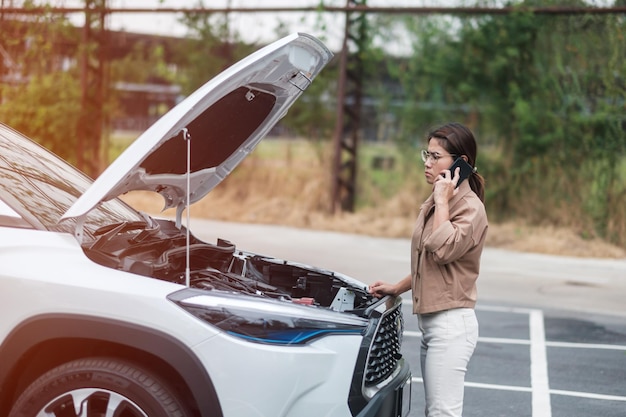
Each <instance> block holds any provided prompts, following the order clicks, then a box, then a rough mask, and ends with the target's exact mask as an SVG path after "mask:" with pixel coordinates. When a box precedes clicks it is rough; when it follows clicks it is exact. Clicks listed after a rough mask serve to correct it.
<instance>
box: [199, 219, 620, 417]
mask: <svg viewBox="0 0 626 417" xmlns="http://www.w3.org/2000/svg"><path fill="white" fill-rule="evenodd" d="M191 230H193V231H194V234H195V235H196V236H197V237H199V238H201V239H203V240H205V241H208V242H214V241H215V240H216V239H217V238H218V237H219V238H223V239H227V240H230V241H231V242H232V243H234V244H235V245H236V246H237V247H238V248H239V249H242V250H248V251H252V252H257V253H260V254H265V255H269V256H274V257H277V258H282V259H286V260H291V261H297V262H301V263H305V264H310V265H316V266H318V267H322V268H326V269H330V270H334V271H339V272H342V273H344V274H347V275H350V276H352V277H354V278H356V279H359V280H361V281H363V282H366V283H371V282H373V281H375V280H377V279H384V280H395V279H400V278H402V277H404V276H406V274H407V273H408V271H409V247H410V243H409V241H408V240H407V239H385V238H371V237H366V236H360V235H351V234H341V233H334V232H321V231H311V230H301V229H293V228H286V227H277V226H267V225H255V224H238V223H226V222H215V221H207V220H199V219H192V224H191ZM478 291H479V302H478V305H477V307H476V311H477V315H478V320H479V323H480V338H479V342H478V345H477V348H476V351H475V353H474V356H473V358H472V361H471V362H470V365H469V367H468V373H467V377H466V388H465V409H464V416H465V417H499V416H502V417H505V416H506V417H509V416H515V417H625V416H626V259H621V260H602V259H581V258H570V257H555V256H545V255H538V254H528V253H517V252H512V251H505V250H499V249H494V248H486V249H485V251H484V253H483V257H482V265H481V275H480V278H479V289H478ZM407 295H408V294H407ZM404 313H405V314H404V316H405V322H406V331H405V335H404V343H403V349H402V351H403V354H404V356H405V358H407V360H408V361H409V363H410V365H411V371H412V373H413V389H412V400H411V404H412V407H411V408H412V409H411V413H410V416H411V417H418V416H423V408H424V398H423V390H422V386H421V383H422V380H421V372H420V367H419V342H420V336H421V335H420V333H419V329H418V326H417V319H416V318H415V317H414V316H412V314H411V309H410V299H408V298H407V299H406V301H405V305H404Z"/></svg>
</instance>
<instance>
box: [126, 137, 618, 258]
mask: <svg viewBox="0 0 626 417" xmlns="http://www.w3.org/2000/svg"><path fill="white" fill-rule="evenodd" d="M379 155H384V156H390V157H393V158H395V161H396V162H395V163H394V166H393V168H388V169H373V168H372V160H373V158H374V157H375V156H379ZM416 158H417V157H416ZM403 159H405V160H408V161H410V160H411V159H410V158H402V157H401V156H400V155H398V154H397V153H395V151H394V150H393V149H390V148H385V147H369V146H362V147H361V152H360V160H359V166H360V169H359V184H358V190H359V191H358V194H359V196H360V197H359V203H358V205H357V207H358V209H357V210H356V212H355V213H338V214H334V215H333V214H331V213H330V206H331V204H330V202H331V199H330V189H331V184H332V178H331V174H330V173H331V161H332V148H331V145H330V144H328V143H327V144H319V143H311V142H309V141H303V140H279V139H266V140H264V141H263V142H261V143H260V144H259V146H258V148H257V149H255V151H254V152H253V153H252V154H251V155H250V156H249V157H248V158H246V159H245V160H244V161H243V162H242V164H241V165H240V166H239V167H238V168H237V169H235V171H234V172H233V173H232V174H231V175H230V176H229V177H227V178H226V179H225V180H224V181H223V182H222V183H221V184H220V185H219V186H218V187H216V189H214V190H213V191H212V192H211V193H209V195H208V196H206V197H205V198H204V199H202V200H201V201H199V202H198V203H196V204H194V205H193V206H192V208H191V215H192V216H194V217H202V218H210V219H215V220H224V221H234V222H243V223H263V224H280V225H285V226H292V227H301V228H312V229H320V230H332V231H339V232H347V233H357V234H364V235H370V236H380V237H391V238H409V237H410V235H411V232H412V230H413V222H414V221H415V218H416V216H417V211H418V209H419V206H420V204H421V202H422V201H423V200H424V199H425V198H426V197H427V195H428V194H429V192H430V190H429V188H428V186H427V184H426V183H425V181H424V180H423V176H422V166H421V163H418V162H419V161H418V159H415V161H416V162H415V164H410V163H409V164H407V163H404V162H403V161H402V160H403ZM124 199H125V200H126V201H128V202H130V203H131V205H133V206H134V207H136V208H138V209H140V210H143V211H146V212H149V213H153V214H155V213H158V211H159V210H160V208H161V207H162V201H161V197H160V196H158V195H156V194H153V193H146V192H134V193H130V194H128V195H126V196H125V197H124ZM166 214H168V215H173V214H174V212H173V211H171V212H169V213H166ZM487 245H488V246H492V247H498V248H504V249H510V250H517V251H527V252H536V253H545V254H555V255H566V256H579V257H581V256H582V257H596V258H625V257H626V250H624V249H623V248H620V247H617V246H614V245H610V244H608V243H606V242H604V241H602V240H600V239H597V238H583V237H582V236H581V235H580V234H578V233H577V231H576V230H575V229H573V228H563V227H556V226H554V227H553V226H550V225H542V226H541V227H539V226H533V225H529V224H525V223H524V222H522V221H509V222H506V223H503V224H496V223H494V222H491V223H490V228H489V234H488V240H487Z"/></svg>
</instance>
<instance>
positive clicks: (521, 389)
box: [411, 376, 626, 402]
mask: <svg viewBox="0 0 626 417" xmlns="http://www.w3.org/2000/svg"><path fill="white" fill-rule="evenodd" d="M411 381H412V382H415V383H423V382H424V380H423V379H422V378H420V377H417V376H414V377H413V378H411ZM465 386H466V387H470V388H480V389H491V390H496V391H515V392H532V388H530V387H518V386H515V385H496V384H484V383H481V382H467V381H466V382H465ZM550 394H552V395H564V396H567V397H578V398H589V399H592V400H605V401H624V402H626V397H621V396H619V395H606V394H593V393H590V392H579V391H565V390H560V389H551V390H550Z"/></svg>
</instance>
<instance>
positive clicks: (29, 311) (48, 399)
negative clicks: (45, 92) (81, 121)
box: [0, 34, 411, 417]
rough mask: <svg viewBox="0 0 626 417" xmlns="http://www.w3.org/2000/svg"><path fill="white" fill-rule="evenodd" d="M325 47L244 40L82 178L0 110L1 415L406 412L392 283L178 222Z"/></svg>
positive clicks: (300, 85)
mask: <svg viewBox="0 0 626 417" xmlns="http://www.w3.org/2000/svg"><path fill="white" fill-rule="evenodd" d="M331 57H332V54H331V53H330V52H329V51H328V50H327V49H326V48H325V47H324V45H323V44H321V43H320V42H319V41H318V40H317V39H315V38H314V37H311V36H309V35H305V34H294V35H291V36H288V37H286V38H284V39H281V40H279V41H277V42H275V43H273V44H271V45H269V46H267V47H265V48H263V49H261V50H259V51H258V52H256V53H254V54H252V55H251V56H249V57H248V58H246V59H244V60H243V61H241V62H239V63H237V64H236V65H234V66H232V67H231V68H229V69H228V70H226V71H225V72H223V73H222V74H220V75H219V76H217V77H216V78H214V79H213V80H211V81H209V82H208V83H207V84H205V85H204V86H203V87H201V88H200V89H199V90H198V91H196V92H195V93H194V94H192V95H190V96H189V97H188V98H187V99H185V100H184V101H183V102H181V103H180V104H179V105H178V106H176V107H175V108H174V109H172V110H171V111H170V112H169V113H167V114H166V115H165V116H163V117H162V118H161V119H160V120H159V121H158V122H157V123H155V124H154V125H153V126H152V127H150V128H149V129H148V130H147V131H146V132H145V133H143V134H142V135H141V136H139V138H137V140H136V141H134V142H133V143H132V144H131V145H130V146H129V148H128V149H127V150H126V151H125V152H124V153H123V154H122V155H121V156H120V157H119V158H118V159H117V160H116V161H115V162H114V163H113V164H112V165H111V166H110V167H109V168H108V169H107V170H106V171H105V172H104V173H103V174H102V175H101V176H100V177H99V178H98V179H97V180H96V181H93V182H92V181H91V180H90V179H89V178H87V177H85V176H84V175H83V174H82V173H80V172H79V171H77V170H76V169H74V168H73V167H71V166H70V165H68V164H67V163H66V162H64V161H62V160H60V159H59V158H57V157H56V156H54V155H52V154H51V153H49V152H48V151H46V150H45V149H43V148H41V147H40V146H39V145H37V144H35V143H34V142H32V141H30V140H29V139H27V138H25V137H24V136H22V135H21V134H19V133H17V132H16V131H14V130H12V129H10V128H9V127H7V126H5V125H0V265H2V266H1V268H0V312H1V314H0V416H9V417H44V416H46V417H47V416H49V417H140V416H141V417H220V416H226V417H234V416H242V417H251V416H267V417H277V416H296V417H306V416H311V417H319V416H335V417H349V416H393V417H396V416H406V415H407V414H408V411H409V407H410V393H411V389H410V387H411V385H410V384H411V375H410V371H409V369H408V365H407V364H406V362H405V361H404V359H403V358H402V356H401V354H400V343H401V336H402V315H401V311H400V300H399V299H393V298H388V297H387V298H383V299H380V300H379V299H376V298H373V297H371V296H370V295H369V294H368V292H367V287H366V285H364V284H363V283H361V282H358V281H356V280H354V279H352V278H349V277H347V276H345V275H342V274H340V273H336V272H331V271H326V270H321V269H317V268H314V267H310V266H307V265H302V264H296V263H292V262H288V261H284V260H280V259H275V258H272V257H268V256H262V255H259V254H254V253H249V252H246V251H242V250H239V249H237V248H235V245H233V244H232V243H231V242H229V241H227V240H221V239H219V240H218V241H217V242H215V243H214V244H212V243H207V242H203V241H200V240H199V239H197V238H196V237H194V236H193V234H191V233H190V231H189V230H188V228H187V227H186V226H185V225H188V224H189V215H188V213H189V210H186V208H187V207H188V204H192V203H194V202H196V201H198V200H199V199H201V198H202V197H204V196H205V195H206V194H207V193H208V192H209V191H210V190H211V189H213V188H214V187H215V186H216V185H217V184H218V183H219V182H220V181H221V180H222V179H224V177H226V175H228V174H229V173H230V172H231V171H232V170H233V169H234V168H235V167H236V166H237V165H238V164H239V162H240V161H241V160H242V159H243V158H244V157H245V156H246V155H247V154H248V153H250V152H251V151H252V150H253V149H254V147H255V146H256V144H257V143H258V142H259V141H260V140H261V139H262V137H263V136H264V135H265V134H266V133H267V132H268V131H269V130H270V129H271V128H272V127H273V126H274V125H275V124H276V122H277V121H278V120H279V119H280V118H281V117H283V116H284V115H285V114H286V112H287V109H288V108H289V107H290V105H291V104H292V103H293V102H294V100H296V99H297V98H298V97H299V96H300V95H301V94H302V92H303V91H304V90H305V89H306V88H307V87H308V86H309V84H310V83H311V82H312V80H313V78H314V77H315V76H316V75H317V74H318V72H319V71H320V70H321V69H322V68H323V67H324V66H325V65H326V64H327V63H328V61H329V60H330V59H331ZM130 190H149V191H154V192H157V193H159V194H161V195H162V196H163V198H164V202H165V207H166V208H176V213H177V215H176V219H173V220H168V219H156V218H152V217H150V216H148V215H146V214H144V213H140V212H138V211H136V210H134V209H133V208H131V207H129V206H128V205H127V204H125V203H124V202H122V201H121V200H120V199H118V196H119V195H121V194H123V193H125V192H128V191H130ZM184 213H187V218H186V219H184V218H183V214H184Z"/></svg>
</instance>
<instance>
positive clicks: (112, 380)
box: [9, 358, 189, 417]
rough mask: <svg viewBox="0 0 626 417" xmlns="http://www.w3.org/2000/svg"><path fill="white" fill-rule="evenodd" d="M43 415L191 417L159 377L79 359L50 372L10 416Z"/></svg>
mask: <svg viewBox="0 0 626 417" xmlns="http://www.w3.org/2000/svg"><path fill="white" fill-rule="evenodd" d="M70 407H72V408H73V410H75V411H72V408H70ZM81 408H82V410H81ZM68 409H69V412H68ZM63 410H66V411H65V412H64V411H63ZM107 410H108V411H107ZM111 410H114V411H113V412H112V411H111ZM42 415H46V416H47V415H54V416H66V415H67V416H86V417H90V416H101V415H107V416H108V415H115V416H118V415H121V416H128V417H187V416H189V414H187V413H186V412H185V411H184V407H183V406H182V404H181V403H180V402H179V401H178V400H177V399H176V395H175V394H174V392H173V391H172V390H171V389H170V388H168V387H167V384H166V383H165V382H163V381H161V380H160V378H159V377H157V376H156V375H154V374H153V373H151V372H149V371H147V370H145V369H142V368H140V367H138V366H136V365H134V364H132V363H129V362H125V361H123V360H119V359H113V358H87V359H78V360H74V361H72V362H68V363H65V364H63V365H60V366H58V367H56V368H54V369H52V370H51V371H49V372H47V373H45V374H44V375H42V376H40V377H39V378H37V379H36V380H35V381H34V382H33V383H32V384H30V386H28V388H26V390H25V391H24V392H23V393H22V394H21V395H20V397H19V398H18V400H17V402H16V403H15V405H14V406H13V409H12V410H11V412H10V413H9V417H35V416H42Z"/></svg>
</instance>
